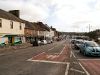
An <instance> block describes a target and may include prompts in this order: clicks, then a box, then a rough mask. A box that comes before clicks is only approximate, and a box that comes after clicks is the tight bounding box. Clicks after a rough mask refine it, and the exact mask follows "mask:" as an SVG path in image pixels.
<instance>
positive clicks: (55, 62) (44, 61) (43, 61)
mask: <svg viewBox="0 0 100 75" xmlns="http://www.w3.org/2000/svg"><path fill="white" fill-rule="evenodd" d="M27 61H32V62H42V63H54V64H67V62H57V61H46V60H32V59H28V60H27Z"/></svg>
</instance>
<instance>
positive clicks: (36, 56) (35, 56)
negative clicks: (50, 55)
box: [33, 52, 45, 57]
mask: <svg viewBox="0 0 100 75" xmlns="http://www.w3.org/2000/svg"><path fill="white" fill-rule="evenodd" d="M44 53H45V52H42V53H39V54H37V55H36V56H33V57H38V56H39V55H41V54H44Z"/></svg>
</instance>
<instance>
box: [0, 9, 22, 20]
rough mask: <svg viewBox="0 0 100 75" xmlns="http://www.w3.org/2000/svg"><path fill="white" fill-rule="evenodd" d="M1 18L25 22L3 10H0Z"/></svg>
mask: <svg viewBox="0 0 100 75" xmlns="http://www.w3.org/2000/svg"><path fill="white" fill-rule="evenodd" d="M0 18H4V19H8V20H13V21H17V22H23V21H22V20H21V19H20V18H18V17H16V16H14V15H13V14H11V13H9V12H7V11H4V10H2V9H0Z"/></svg>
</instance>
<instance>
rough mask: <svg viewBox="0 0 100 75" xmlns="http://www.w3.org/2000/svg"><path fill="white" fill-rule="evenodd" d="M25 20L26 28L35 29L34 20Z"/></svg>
mask: <svg viewBox="0 0 100 75" xmlns="http://www.w3.org/2000/svg"><path fill="white" fill-rule="evenodd" d="M23 22H24V23H25V28H27V29H35V26H34V25H33V23H32V22H29V21H26V20H23Z"/></svg>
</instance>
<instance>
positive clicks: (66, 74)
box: [65, 63, 70, 75]
mask: <svg viewBox="0 0 100 75" xmlns="http://www.w3.org/2000/svg"><path fill="white" fill-rule="evenodd" d="M69 66H70V63H67V67H66V70H65V75H68V71H69Z"/></svg>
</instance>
